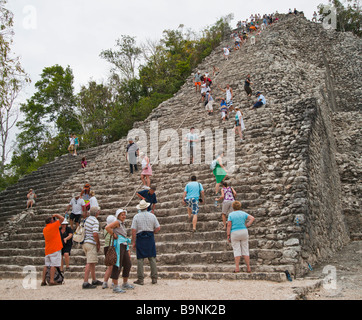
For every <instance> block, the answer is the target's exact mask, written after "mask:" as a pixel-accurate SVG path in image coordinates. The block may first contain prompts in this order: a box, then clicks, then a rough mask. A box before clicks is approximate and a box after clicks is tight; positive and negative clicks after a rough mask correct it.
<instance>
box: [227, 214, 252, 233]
mask: <svg viewBox="0 0 362 320" xmlns="http://www.w3.org/2000/svg"><path fill="white" fill-rule="evenodd" d="M248 217H249V215H248V214H247V213H246V212H244V211H241V210H240V211H233V212H230V213H229V217H228V221H231V231H230V232H233V231H236V230H242V229H246V226H245V221H246V219H247V218H248Z"/></svg>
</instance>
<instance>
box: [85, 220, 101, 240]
mask: <svg viewBox="0 0 362 320" xmlns="http://www.w3.org/2000/svg"><path fill="white" fill-rule="evenodd" d="M84 229H85V236H84V243H91V244H97V242H96V241H95V240H94V236H93V233H95V232H96V233H98V232H99V222H98V220H97V218H96V217H93V216H90V217H88V218H87V219H86V221H85V224H84Z"/></svg>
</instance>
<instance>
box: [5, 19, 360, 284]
mask: <svg viewBox="0 0 362 320" xmlns="http://www.w3.org/2000/svg"><path fill="white" fill-rule="evenodd" d="M232 42H233V41H232V39H231V38H227V39H225V40H224V42H223V43H222V44H221V45H220V46H219V47H218V48H217V49H216V50H215V51H214V52H213V53H212V54H211V55H210V56H208V57H207V58H206V59H205V60H204V61H203V62H202V63H201V64H200V65H199V66H198V68H197V69H198V70H201V71H203V72H205V71H208V72H209V73H210V74H212V67H213V66H217V67H218V68H219V70H220V71H219V73H218V74H217V75H216V77H214V78H212V80H213V85H212V92H213V95H214V97H216V96H223V95H224V93H223V92H221V91H220V90H218V86H220V87H223V88H224V87H225V86H226V84H229V85H230V86H231V88H232V89H233V92H234V99H233V104H234V106H239V107H240V108H241V110H242V112H243V114H244V122H245V126H246V131H245V137H246V139H245V141H243V142H240V141H239V138H238V137H237V136H235V134H234V135H230V132H232V131H231V129H232V128H233V126H234V121H233V116H234V114H233V113H232V114H231V119H230V120H229V121H227V122H226V123H223V122H222V121H221V115H220V113H219V112H215V114H214V115H212V116H209V115H207V114H206V111H205V110H204V107H203V104H202V103H201V102H200V95H199V94H196V93H195V89H194V86H193V75H190V77H189V78H188V79H187V81H186V83H185V84H184V85H183V87H182V88H181V89H180V91H179V92H177V93H176V94H175V95H174V97H172V98H171V99H169V100H167V101H165V102H163V103H162V104H161V105H159V106H158V107H157V108H156V109H154V110H153V112H152V113H151V114H150V115H149V117H148V118H147V119H146V120H145V121H144V122H139V123H135V125H134V129H133V130H132V132H130V135H133V136H135V138H136V141H137V140H138V139H139V140H140V141H139V143H140V144H141V145H142V150H145V151H146V152H147V154H148V155H151V161H153V159H154V157H152V155H157V154H159V158H158V159H157V161H155V162H154V164H153V176H152V184H154V185H156V186H157V192H156V194H157V198H158V204H157V206H156V211H155V214H156V216H157V218H158V220H159V222H160V224H161V232H160V233H159V234H157V235H156V236H155V238H156V246H157V264H158V272H159V277H160V278H161V279H162V278H174V279H187V278H193V279H220V278H224V279H260V280H272V281H285V279H286V277H285V274H284V271H285V270H288V271H289V273H290V274H292V276H302V275H305V274H306V273H308V270H309V267H310V266H313V265H315V264H317V263H319V262H321V261H323V259H325V258H326V257H328V256H329V255H331V254H332V253H333V252H335V251H337V250H340V249H341V248H343V246H344V245H346V244H347V243H348V242H349V241H351V239H352V240H353V239H360V235H361V231H360V227H361V211H360V209H359V208H360V205H359V203H360V194H361V192H359V189H360V182H361V166H360V164H361V156H360V155H361V150H360V149H361V144H360V137H361V131H360V128H361V113H360V106H361V102H360V101H361V80H360V74H361V59H360V52H361V40H360V39H358V38H356V37H354V36H353V35H351V34H344V33H343V34H342V33H337V32H335V31H333V30H332V31H331V30H325V29H323V27H322V26H321V25H320V24H316V23H312V22H309V21H307V20H306V19H305V18H303V17H300V16H285V17H282V18H281V19H280V21H279V22H278V23H276V24H273V25H271V26H269V27H268V28H267V29H266V30H264V31H262V32H261V34H259V35H256V43H255V45H251V44H250V42H247V43H246V44H244V45H243V46H242V47H241V49H240V50H236V51H232V52H231V54H230V58H229V59H228V60H225V59H224V57H223V55H222V48H223V46H225V45H229V46H233V43H232ZM195 72H196V70H195ZM247 74H251V78H252V82H253V85H252V88H253V90H254V95H253V97H252V98H248V97H247V95H246V93H245V92H244V81H245V78H246V75H247ZM256 91H261V92H262V93H263V94H264V96H265V97H266V99H267V105H266V106H265V107H262V108H259V109H257V110H250V107H251V106H252V105H253V103H254V102H255V92H256ZM214 107H216V108H217V107H218V105H217V104H216V103H215V104H214ZM216 108H215V109H216ZM192 126H193V127H195V129H196V130H198V131H199V132H200V133H201V134H204V137H203V138H202V139H201V141H200V152H201V155H202V156H201V161H200V163H197V164H193V165H189V164H185V163H184V161H183V160H182V159H181V158H182V155H183V154H184V153H183V152H184V149H183V137H184V134H185V132H188V130H189V128H190V127H192ZM206 133H208V135H207V134H206ZM228 134H229V135H228ZM206 137H209V138H210V137H211V138H210V139H211V140H212V144H208V143H209V142H210V141H209V142H207V139H206ZM126 144H127V139H126V137H125V138H124V139H121V140H119V141H117V142H114V143H112V144H109V145H106V146H102V147H98V148H93V149H92V150H85V151H83V155H86V156H87V159H88V160H89V162H88V163H89V165H88V167H87V168H86V169H85V170H83V169H80V168H79V166H80V165H79V162H80V160H79V158H80V157H81V156H82V155H80V156H79V157H78V159H74V158H72V157H69V156H67V155H65V156H63V157H60V158H58V159H56V160H55V161H53V162H52V163H50V164H48V165H46V166H44V167H42V168H40V169H39V170H38V171H37V172H34V173H33V174H31V175H29V176H27V177H24V178H23V179H22V180H21V181H19V183H18V184H17V185H15V186H13V187H10V188H9V189H8V190H6V191H4V192H3V193H1V194H0V199H1V200H0V201H1V205H0V210H1V217H2V225H1V226H2V227H1V242H0V253H1V254H0V277H21V276H22V272H23V270H24V267H25V266H28V265H31V266H35V267H36V268H37V270H39V271H40V270H41V269H42V266H43V263H44V239H43V235H42V229H43V228H44V219H45V217H47V216H49V215H50V214H53V213H60V214H63V213H64V211H65V209H66V207H67V204H68V203H69V201H70V199H71V196H72V194H73V193H74V192H76V191H80V190H81V188H82V187H83V185H84V184H85V183H90V185H91V188H92V189H93V190H95V192H96V197H97V200H98V202H99V204H100V206H101V210H102V213H101V215H100V217H99V220H100V222H101V226H102V228H103V227H104V226H105V220H106V217H107V216H108V215H110V214H114V213H115V211H116V210H117V209H118V208H122V207H127V210H128V215H127V220H126V225H127V226H128V228H129V227H130V225H131V221H132V217H133V216H134V214H136V213H137V210H136V205H137V204H138V202H139V199H138V198H137V197H136V196H135V192H137V191H139V190H141V189H142V187H141V186H142V184H141V180H140V178H139V175H129V168H128V164H127V162H126V159H125V148H126ZM221 146H222V147H223V148H224V150H225V151H227V152H226V155H227V157H226V158H227V160H228V161H230V163H232V162H233V161H234V163H233V173H232V174H230V176H229V177H228V178H227V181H228V183H229V184H230V185H231V186H232V187H233V188H234V189H235V190H236V192H237V200H239V201H241V203H242V210H244V211H246V212H247V213H249V214H251V215H253V216H254V217H255V222H254V224H253V225H252V226H251V227H250V229H249V236H250V238H249V246H250V260H251V267H252V270H253V272H252V273H251V274H248V273H245V272H242V273H238V274H233V273H232V271H233V270H234V261H233V252H232V248H231V245H230V244H229V243H228V242H227V241H226V232H225V230H222V222H221V221H222V220H221V205H219V206H218V207H215V206H214V198H215V193H214V188H215V178H214V176H213V174H212V172H211V170H210V168H209V167H210V163H209V162H208V161H209V160H210V159H209V158H208V157H207V156H206V154H210V152H211V155H212V156H214V155H215V153H216V152H217V148H220V147H221ZM160 150H161V151H160ZM193 174H194V175H196V176H197V179H198V181H199V182H201V183H202V184H203V186H204V189H205V190H206V192H205V195H206V203H205V204H203V205H202V206H201V210H200V213H199V219H198V225H197V228H198V231H197V232H196V233H192V232H191V230H192V226H191V223H190V222H188V219H187V212H186V208H185V207H183V206H182V204H181V201H182V194H183V190H184V187H185V185H186V183H187V182H189V180H190V176H191V175H193ZM30 187H32V188H34V189H35V190H36V191H37V193H38V201H37V204H36V206H35V207H34V209H33V210H32V211H25V210H24V207H25V196H26V193H27V190H28V189H29V188H30ZM101 244H103V239H102V240H101ZM132 262H133V267H132V272H131V277H133V276H135V273H136V267H135V265H136V259H135V254H134V253H133V254H132ZM70 265H71V267H70V272H69V273H68V275H67V276H68V277H74V278H78V279H81V278H82V275H83V270H84V265H85V257H84V254H83V251H82V249H81V248H80V247H77V246H76V245H74V246H73V249H72V253H71V260H70ZM242 266H243V264H242V263H241V267H242ZM96 270H97V276H99V278H103V274H104V271H105V267H104V265H103V255H102V250H101V252H100V253H99V263H98V265H97V269H96ZM242 271H246V269H245V268H244V269H243V268H242ZM146 273H147V272H146Z"/></svg>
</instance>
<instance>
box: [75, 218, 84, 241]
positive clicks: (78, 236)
mask: <svg viewBox="0 0 362 320" xmlns="http://www.w3.org/2000/svg"><path fill="white" fill-rule="evenodd" d="M86 220H87V219H84V220H83V222H82V223H80V224H79V226H78V227H77V230H75V232H74V234H73V241H74V242H78V243H80V244H82V243H83V241H84V237H85V228H84V224H85V221H86Z"/></svg>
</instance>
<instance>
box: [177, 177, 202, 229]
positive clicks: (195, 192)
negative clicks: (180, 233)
mask: <svg viewBox="0 0 362 320" xmlns="http://www.w3.org/2000/svg"><path fill="white" fill-rule="evenodd" d="M200 198H201V199H200ZM200 202H202V203H205V193H204V188H203V187H202V184H201V183H199V182H197V179H196V176H192V177H191V182H189V183H188V184H187V185H186V187H185V190H184V193H183V196H182V203H183V204H184V205H187V214H188V217H189V221H191V215H192V232H196V224H197V214H198V213H199V203H200Z"/></svg>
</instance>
